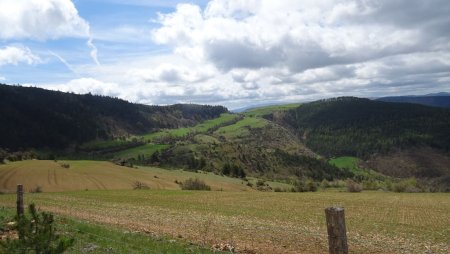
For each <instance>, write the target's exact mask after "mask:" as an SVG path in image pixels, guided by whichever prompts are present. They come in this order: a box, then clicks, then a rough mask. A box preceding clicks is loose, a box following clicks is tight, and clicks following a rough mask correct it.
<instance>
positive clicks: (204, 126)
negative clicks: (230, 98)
mask: <svg viewBox="0 0 450 254" xmlns="http://www.w3.org/2000/svg"><path fill="white" fill-rule="evenodd" d="M237 117H238V115H235V114H228V113H225V114H222V115H220V117H218V118H215V119H211V120H207V121H204V122H202V123H199V124H197V125H195V126H193V127H188V128H178V129H167V130H162V131H158V132H153V133H149V134H147V135H143V136H142V137H143V138H144V139H145V140H149V141H154V140H157V139H161V138H167V137H173V138H182V137H184V136H186V135H188V134H189V133H205V132H207V131H208V130H210V129H213V128H215V127H216V126H220V125H222V124H226V123H227V122H231V121H233V120H234V119H236V118H237Z"/></svg>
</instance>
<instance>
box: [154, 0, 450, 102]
mask: <svg viewBox="0 0 450 254" xmlns="http://www.w3.org/2000/svg"><path fill="white" fill-rule="evenodd" d="M448 11H450V3H449V2H448V1H442V0H432V1H427V2H423V1H419V0H414V1H407V0H396V1H357V0H324V1H315V0H305V1H297V0H286V1H271V0H212V1H210V2H209V3H208V5H207V6H206V8H205V9H203V10H202V9H201V8H200V7H199V6H196V5H193V4H179V5H177V8H176V10H175V11H174V12H171V13H166V14H160V15H159V23H160V25H161V27H160V28H158V29H155V30H153V33H152V36H153V39H154V41H155V42H156V43H159V44H164V45H167V46H169V47H172V49H173V54H174V55H177V56H181V57H183V58H185V59H187V60H189V61H191V63H192V65H201V64H203V65H213V66H214V67H215V68H216V70H217V74H216V76H215V77H219V76H222V77H223V76H227V77H228V78H223V80H227V82H225V83H223V86H222V87H221V90H224V89H225V88H224V87H225V86H229V85H230V84H233V83H236V84H239V85H240V90H246V91H247V93H246V95H250V94H251V95H253V96H255V100H256V98H260V99H261V98H270V99H273V100H285V99H294V98H295V99H299V98H303V99H307V98H309V97H316V98H318V97H324V96H328V95H331V96H333V94H334V95H345V94H346V95H351V94H355V95H363V96H364V93H367V94H369V95H372V93H374V92H382V91H383V90H381V89H380V87H384V88H386V87H390V88H392V89H391V91H396V92H402V91H406V90H402V88H400V87H404V86H406V84H410V83H411V82H412V80H416V82H415V83H417V84H416V85H415V86H416V88H417V89H419V88H420V85H419V83H421V84H422V85H421V87H422V88H423V87H426V86H428V87H430V86H435V87H436V89H439V88H437V87H440V89H445V87H446V84H445V80H447V79H445V78H444V77H446V75H447V76H448V75H450V73H449V71H447V72H445V70H446V69H449V67H450V65H449V61H450V60H449V59H450V56H449V54H450V43H449V40H450V29H449V27H450V16H449V15H448ZM443 72H444V73H443ZM219 73H220V74H219ZM447 85H448V84H447ZM394 87H397V88H394ZM410 88H411V87H410ZM422 88H420V89H422ZM250 90H251V91H250ZM385 91H388V90H385ZM235 94H239V93H235ZM265 96H267V97H265Z"/></svg>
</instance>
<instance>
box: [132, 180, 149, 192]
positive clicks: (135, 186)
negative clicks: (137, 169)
mask: <svg viewBox="0 0 450 254" xmlns="http://www.w3.org/2000/svg"><path fill="white" fill-rule="evenodd" d="M148 189H150V187H148V185H147V184H145V183H143V182H140V181H136V182H134V183H133V190H148Z"/></svg>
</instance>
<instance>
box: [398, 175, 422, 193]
mask: <svg viewBox="0 0 450 254" xmlns="http://www.w3.org/2000/svg"><path fill="white" fill-rule="evenodd" d="M391 188H392V190H393V191H395V192H421V191H422V190H421V189H420V188H419V186H418V183H417V180H416V178H408V179H403V180H401V181H400V182H398V183H394V184H392V187H391Z"/></svg>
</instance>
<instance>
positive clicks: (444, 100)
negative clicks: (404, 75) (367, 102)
mask: <svg viewBox="0 0 450 254" xmlns="http://www.w3.org/2000/svg"><path fill="white" fill-rule="evenodd" d="M376 100H377V101H385V102H402V103H416V104H422V105H427V106H432V107H440V108H450V93H447V92H440V93H432V94H426V95H407V96H389V97H382V98H377V99H376Z"/></svg>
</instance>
